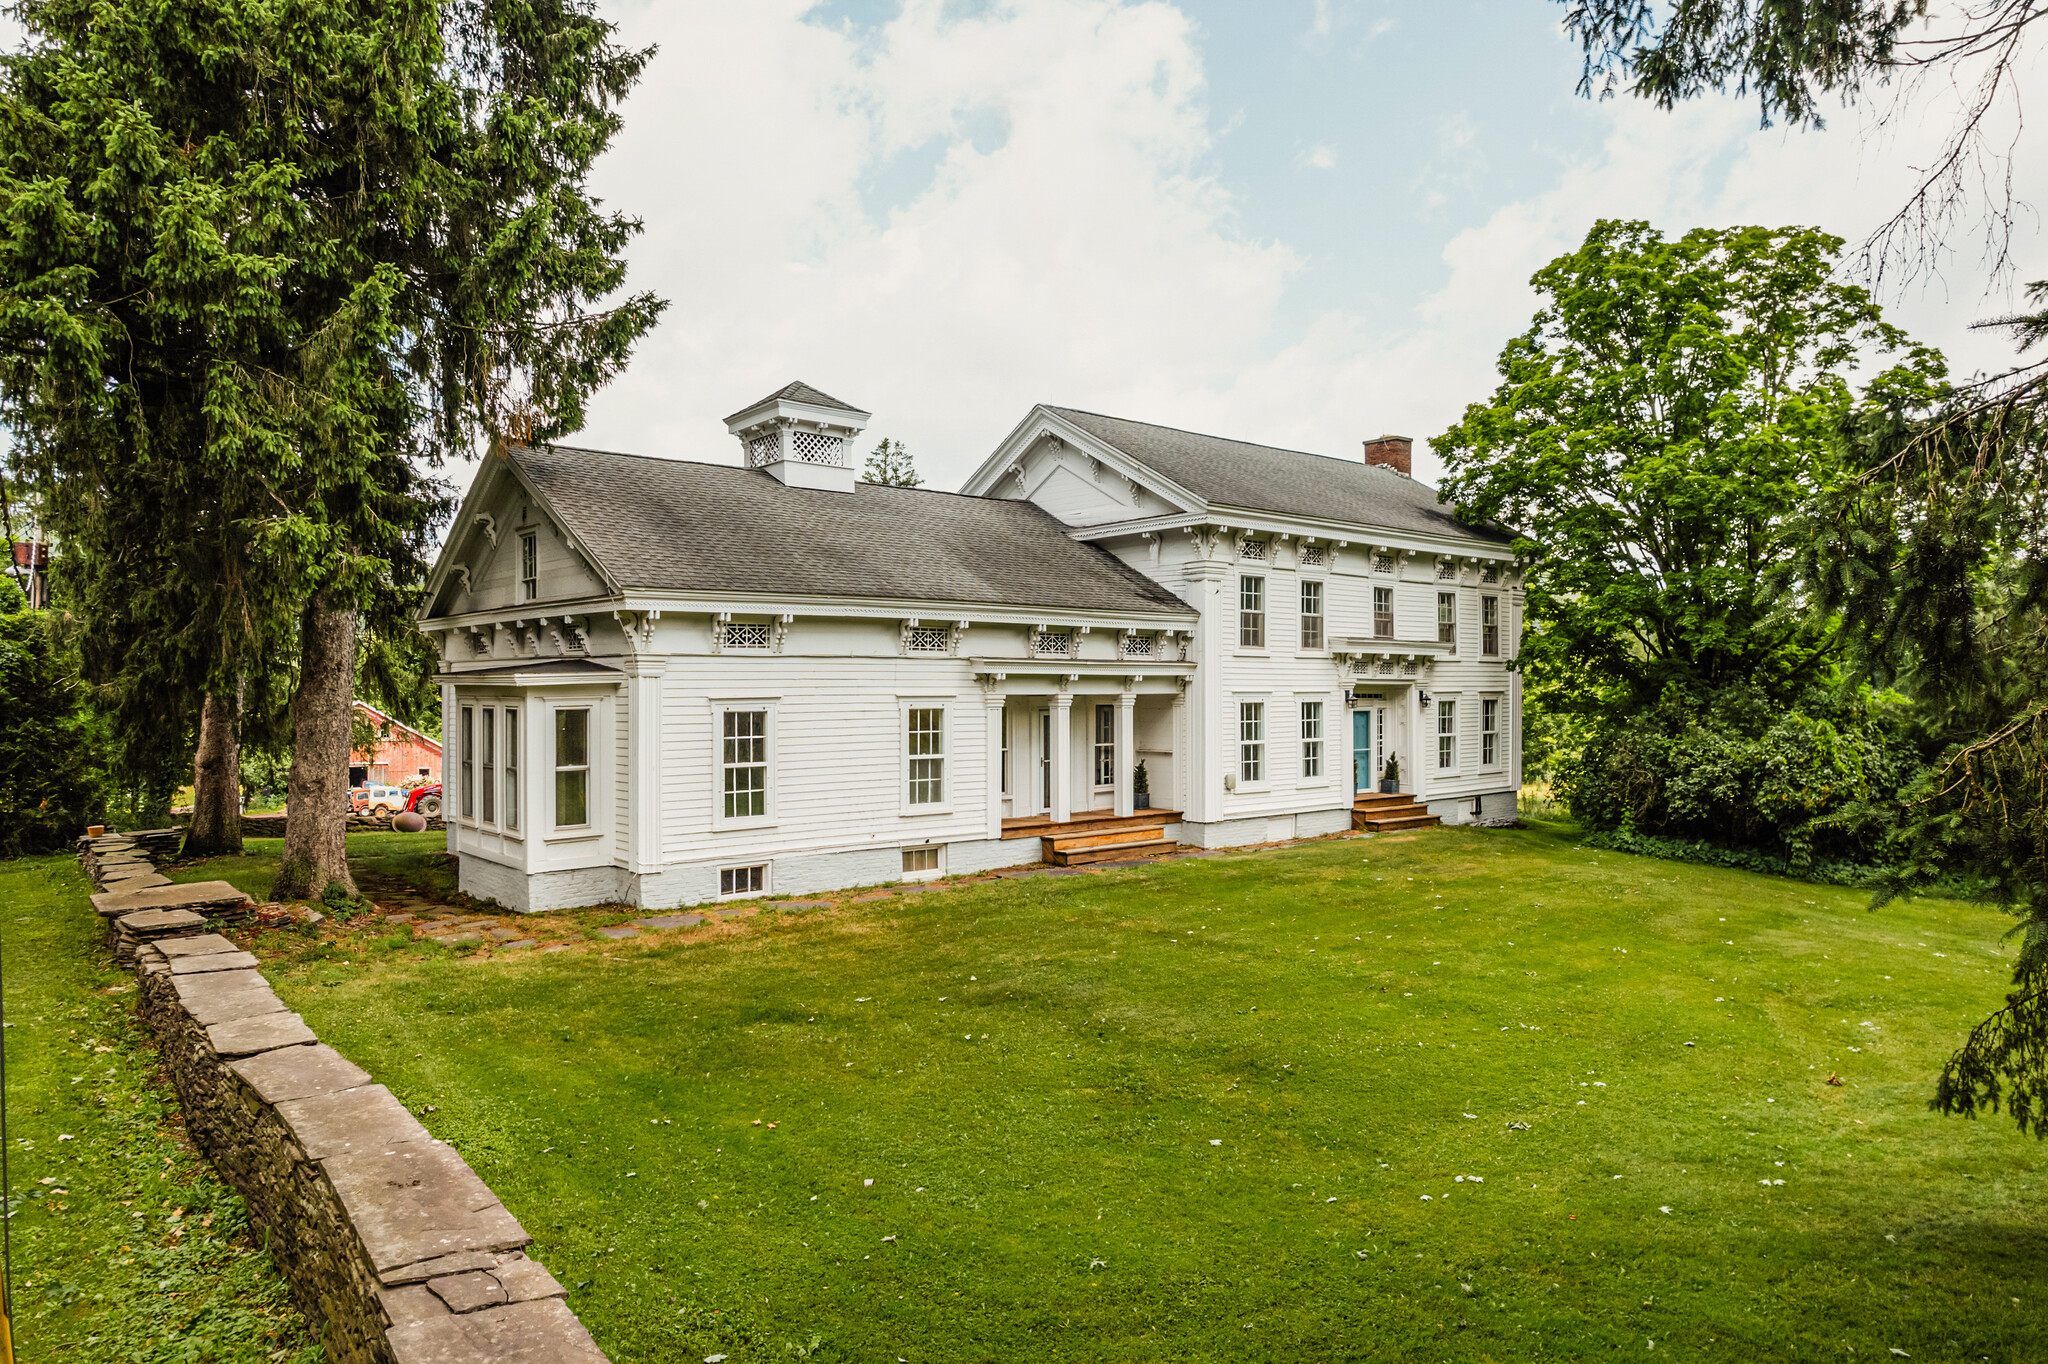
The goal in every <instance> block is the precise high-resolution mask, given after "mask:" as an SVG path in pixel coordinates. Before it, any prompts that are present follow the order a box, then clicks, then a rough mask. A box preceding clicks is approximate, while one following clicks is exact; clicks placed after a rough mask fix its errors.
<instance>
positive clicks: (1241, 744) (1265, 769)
mask: <svg viewBox="0 0 2048 1364" xmlns="http://www.w3.org/2000/svg"><path fill="white" fill-rule="evenodd" d="M1267 700H1268V698H1266V697H1264V696H1240V697H1238V698H1237V755H1236V758H1235V760H1234V761H1233V762H1232V764H1231V766H1232V770H1233V771H1235V772H1236V774H1237V789H1238V791H1239V792H1244V791H1264V790H1266V789H1267V788H1268V787H1269V786H1270V785H1271V783H1272V779H1273V753H1272V744H1273V717H1272V713H1271V710H1270V708H1269V706H1268V705H1267ZM1252 706H1256V707H1258V726H1259V732H1258V737H1257V738H1256V739H1247V738H1246V737H1245V723H1246V716H1245V711H1246V709H1247V708H1249V707H1252ZM1247 749H1256V750H1257V759H1256V761H1257V771H1258V775H1256V776H1251V777H1247V776H1246V775H1245V754H1246V750H1247Z"/></svg>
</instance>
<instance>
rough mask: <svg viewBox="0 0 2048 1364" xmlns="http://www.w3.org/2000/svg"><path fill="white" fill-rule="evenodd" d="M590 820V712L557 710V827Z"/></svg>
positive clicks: (577, 824)
mask: <svg viewBox="0 0 2048 1364" xmlns="http://www.w3.org/2000/svg"><path fill="white" fill-rule="evenodd" d="M588 823H590V711H589V710H588V709H587V708H584V707H578V708H577V709H575V710H558V711H556V712H555V827H556V828H557V829H578V828H582V827H583V826H584V825H586V824H588Z"/></svg>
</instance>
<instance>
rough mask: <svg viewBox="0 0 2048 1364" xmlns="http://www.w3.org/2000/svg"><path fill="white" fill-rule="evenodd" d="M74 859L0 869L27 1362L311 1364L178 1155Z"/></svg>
mask: <svg viewBox="0 0 2048 1364" xmlns="http://www.w3.org/2000/svg"><path fill="white" fill-rule="evenodd" d="M89 892H90V888H89V887H88V886H87V885H86V882H85V878H84V876H83V875H81V874H80V872H79V870H78V863H77V860H76V859H75V858H71V857H43V858H22V859H20V860H16V861H5V862H0V907H4V909H5V914H4V919H0V952H4V954H5V969H6V1004H7V1034H6V1038H7V1098H8V1111H7V1119H8V1138H9V1144H10V1150H9V1151H8V1163H9V1170H8V1174H9V1177H10V1187H9V1193H10V1194H11V1195H12V1197H11V1199H10V1200H9V1202H8V1205H7V1206H8V1210H9V1217H10V1218H11V1221H10V1224H9V1229H10V1231H11V1233H12V1239H13V1251H14V1288H15V1295H16V1297H15V1302H16V1313H15V1320H14V1340H15V1346H16V1349H17V1352H18V1357H19V1358H20V1359H23V1360H66V1359H79V1360H120V1361H124V1364H129V1362H131V1361H132V1362H133V1364H153V1362H155V1361H162V1362H163V1364H171V1362H172V1361H178V1364H190V1362H192V1361H206V1362H207V1364H263V1362H266V1361H268V1362H271V1364H275V1362H276V1361H285V1360H291V1361H295V1364H316V1361H318V1360H319V1359H320V1357H321V1356H320V1350H319V1347H318V1346H317V1345H314V1344H312V1343H311V1340H310V1337H309V1335H308V1334H307V1332H306V1331H305V1327H304V1323H303V1322H301V1321H300V1319H299V1317H298V1315H297V1314H296V1313H294V1312H293V1311H292V1310H291V1306H290V1303H289V1301H288V1300H287V1298H286V1296H285V1289H284V1283H283V1280H281V1279H280V1278H279V1277H278V1275H277V1272H276V1270H275V1269H274V1268H273V1267H272V1265H271V1263H270V1258H269V1257H268V1256H267V1255H264V1254H263V1253H262V1251H261V1250H260V1248H259V1246H258V1245H257V1244H256V1243H255V1242H254V1241H253V1240H252V1238H251V1236H250V1234H249V1226H248V1221H247V1218H246V1216H245V1214H244V1212H243V1209H242V1202H241V1199H239V1198H237V1197H236V1196H235V1195H234V1194H233V1193H232V1192H230V1191H229V1190H228V1189H227V1188H225V1187H224V1186H223V1185H222V1184H221V1183H220V1181H219V1180H217V1179H216V1178H214V1176H213V1172H212V1170H211V1169H209V1168H208V1167H207V1166H206V1165H205V1164H204V1162H202V1161H201V1160H200V1159H199V1158H198V1156H197V1155H196V1154H195V1153H194V1152H193V1150H192V1148H191V1147H190V1146H189V1145H188V1144H186V1142H185V1141H184V1139H183V1134H182V1132H181V1130H180V1128H179V1127H178V1125H177V1122H178V1114H177V1107H176V1100H175V1096H173V1095H172V1094H171V1092H170V1090H169V1088H168V1086H166V1085H165V1084H164V1083H163V1081H162V1078H161V1076H160V1075H159V1074H158V1072H157V1069H156V1057H155V1054H154V1053H153V1052H152V1051H150V1050H149V1048H148V1046H147V1045H146V1039H147V1033H146V1032H145V1031H144V1030H143V1029H142V1028H141V1027H140V1026H139V1025H138V1024H137V1023H136V1021H135V1016H134V1013H133V1006H134V1001H135V983H134V977H133V976H131V975H129V974H128V973H127V972H126V971H122V970H119V969H117V968H115V967H114V966H113V964H112V960H111V958H110V957H109V955H108V954H107V952H106V950H105V949H104V948H103V947H102V946H101V943H100V936H99V918H98V916H96V915H95V914H94V913H93V912H92V909H91V906H90V905H89V904H87V902H86V896H87V894H89Z"/></svg>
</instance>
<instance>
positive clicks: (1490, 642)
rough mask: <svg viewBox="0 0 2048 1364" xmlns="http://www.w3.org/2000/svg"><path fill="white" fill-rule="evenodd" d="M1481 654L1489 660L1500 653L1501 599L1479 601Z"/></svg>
mask: <svg viewBox="0 0 2048 1364" xmlns="http://www.w3.org/2000/svg"><path fill="white" fill-rule="evenodd" d="M1479 652H1480V653H1482V654H1485V655H1486V656H1487V657H1488V658H1492V657H1494V656H1495V655H1496V654H1498V653H1499V652H1500V598H1499V597H1481V598H1480V599H1479Z"/></svg>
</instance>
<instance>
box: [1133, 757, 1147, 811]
mask: <svg viewBox="0 0 2048 1364" xmlns="http://www.w3.org/2000/svg"><path fill="white" fill-rule="evenodd" d="M1131 808H1132V809H1133V810H1149V809H1151V808H1152V779H1151V778H1150V777H1148V776H1146V775H1145V764H1143V763H1142V762H1141V763H1139V764H1138V770H1137V771H1135V772H1133V773H1131Z"/></svg>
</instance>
